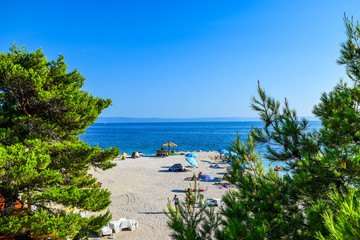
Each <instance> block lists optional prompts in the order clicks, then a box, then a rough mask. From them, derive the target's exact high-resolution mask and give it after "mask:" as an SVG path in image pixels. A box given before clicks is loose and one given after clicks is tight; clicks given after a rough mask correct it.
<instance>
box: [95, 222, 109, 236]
mask: <svg viewBox="0 0 360 240" xmlns="http://www.w3.org/2000/svg"><path fill="white" fill-rule="evenodd" d="M98 235H99V237H102V236H104V235H112V229H111V228H110V227H109V225H108V224H106V225H105V226H104V227H103V228H102V229H101V230H100V231H99V232H98Z"/></svg>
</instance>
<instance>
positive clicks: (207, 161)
mask: <svg viewBox="0 0 360 240" xmlns="http://www.w3.org/2000/svg"><path fill="white" fill-rule="evenodd" d="M200 161H201V162H206V163H210V164H218V162H214V161H209V160H200Z"/></svg>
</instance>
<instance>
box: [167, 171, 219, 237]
mask: <svg viewBox="0 0 360 240" xmlns="http://www.w3.org/2000/svg"><path fill="white" fill-rule="evenodd" d="M194 179H195V182H194V189H192V187H191V185H190V188H189V189H188V190H185V193H186V195H185V200H184V201H180V203H179V204H178V208H177V209H173V208H172V206H171V202H169V203H168V206H167V210H168V212H167V211H165V210H164V212H165V214H166V216H167V217H168V218H169V221H168V226H169V227H170V228H171V229H172V230H173V232H172V234H171V237H172V238H173V239H176V240H195V239H197V240H206V239H212V237H213V235H214V232H215V230H216V228H217V227H218V225H219V221H220V218H219V216H218V214H217V213H216V212H215V210H214V207H213V206H207V205H205V204H202V202H203V200H204V199H203V196H202V194H201V193H200V192H201V191H200V185H198V184H197V182H196V177H195V175H194ZM196 204H199V205H200V206H199V207H196Z"/></svg>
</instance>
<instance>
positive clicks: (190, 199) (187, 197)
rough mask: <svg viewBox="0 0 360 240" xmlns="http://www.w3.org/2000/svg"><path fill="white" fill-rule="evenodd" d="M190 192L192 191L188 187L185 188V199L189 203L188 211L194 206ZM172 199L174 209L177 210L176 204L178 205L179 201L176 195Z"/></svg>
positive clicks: (193, 199)
mask: <svg viewBox="0 0 360 240" xmlns="http://www.w3.org/2000/svg"><path fill="white" fill-rule="evenodd" d="M192 192H193V191H192V190H191V189H190V188H188V189H187V190H186V192H185V193H186V196H185V201H186V203H187V204H188V205H189V210H190V211H192V208H194V206H195V203H196V201H195V198H194V196H193V194H192ZM172 201H173V202H174V205H175V210H176V211H177V210H178V205H179V203H180V201H179V197H178V195H175V196H174V198H173V200H172Z"/></svg>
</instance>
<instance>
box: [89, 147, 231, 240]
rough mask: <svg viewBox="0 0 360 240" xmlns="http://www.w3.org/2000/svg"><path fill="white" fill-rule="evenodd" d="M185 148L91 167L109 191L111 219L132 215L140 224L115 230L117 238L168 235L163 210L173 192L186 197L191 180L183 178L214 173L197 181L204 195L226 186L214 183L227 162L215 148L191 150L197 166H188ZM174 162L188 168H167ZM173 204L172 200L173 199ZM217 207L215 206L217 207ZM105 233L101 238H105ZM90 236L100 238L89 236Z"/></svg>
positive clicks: (217, 194)
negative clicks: (105, 167) (105, 166)
mask: <svg viewBox="0 0 360 240" xmlns="http://www.w3.org/2000/svg"><path fill="white" fill-rule="evenodd" d="M186 153H187V152H178V153H176V155H170V156H166V157H156V156H149V157H140V158H136V159H133V158H129V157H128V158H127V159H125V160H121V159H120V158H117V159H115V160H114V162H115V163H116V166H115V167H114V168H112V169H109V170H106V171H91V172H90V173H92V174H93V177H96V178H97V179H98V181H99V182H101V183H102V188H107V189H109V191H110V192H111V193H112V195H111V202H112V203H111V204H110V206H109V211H110V212H111V214H112V220H119V218H127V219H134V220H136V221H137V222H138V224H139V227H138V229H137V230H135V231H130V230H125V229H124V230H123V231H121V232H120V233H116V234H114V237H116V238H117V239H132V240H134V239H139V240H140V239H141V240H143V239H171V238H170V234H171V230H170V228H169V227H168V226H167V221H168V218H167V217H166V215H165V214H164V210H165V211H166V208H167V204H168V202H169V201H171V200H172V199H173V197H174V195H175V194H176V195H178V197H179V199H180V201H183V200H184V198H185V191H184V190H186V189H187V188H190V187H193V186H194V182H193V181H186V180H184V179H185V178H188V177H192V176H193V175H194V174H195V175H196V176H197V175H198V173H199V172H202V173H203V174H209V175H212V176H214V177H215V179H214V180H212V181H197V183H199V184H200V188H202V189H206V191H204V192H202V194H203V195H204V197H205V198H221V196H222V195H223V194H225V193H226V192H227V191H228V188H224V187H219V186H217V185H215V184H214V182H215V181H220V180H221V179H222V177H223V175H224V174H225V173H227V170H226V167H228V166H229V165H228V164H227V163H222V161H221V160H218V159H215V158H216V157H218V156H219V153H218V152H194V153H196V154H197V155H198V157H197V158H195V159H196V161H197V163H198V168H191V167H190V166H189V165H190V164H189V163H188V162H187V161H186V160H185V154H186ZM176 163H180V164H182V166H183V167H185V166H189V167H186V168H185V169H187V170H188V171H187V172H170V171H169V168H170V167H171V166H172V165H173V164H176ZM215 164H218V165H219V168H210V165H215ZM172 205H173V207H174V204H173V202H172ZM216 208H218V207H216ZM107 237H108V236H104V237H103V239H107ZM91 238H92V239H96V238H99V237H97V236H92V237H91Z"/></svg>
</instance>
